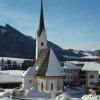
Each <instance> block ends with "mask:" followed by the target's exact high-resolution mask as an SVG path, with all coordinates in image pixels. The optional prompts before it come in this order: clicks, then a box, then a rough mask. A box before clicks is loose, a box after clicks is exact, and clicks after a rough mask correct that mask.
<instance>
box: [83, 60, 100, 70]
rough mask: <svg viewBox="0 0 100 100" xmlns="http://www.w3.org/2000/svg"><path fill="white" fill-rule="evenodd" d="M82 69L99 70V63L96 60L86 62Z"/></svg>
mask: <svg viewBox="0 0 100 100" xmlns="http://www.w3.org/2000/svg"><path fill="white" fill-rule="evenodd" d="M82 70H85V71H98V72H99V70H100V64H99V63H96V62H87V63H85V65H84V66H83V68H82Z"/></svg>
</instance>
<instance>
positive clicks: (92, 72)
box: [83, 62, 100, 88]
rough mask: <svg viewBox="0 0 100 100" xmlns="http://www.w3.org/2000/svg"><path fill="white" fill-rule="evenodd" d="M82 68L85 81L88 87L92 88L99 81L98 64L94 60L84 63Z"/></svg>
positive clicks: (99, 65) (99, 66) (99, 68)
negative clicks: (84, 72)
mask: <svg viewBox="0 0 100 100" xmlns="http://www.w3.org/2000/svg"><path fill="white" fill-rule="evenodd" d="M83 70H84V71H86V83H87V86H88V87H90V88H94V87H95V85H97V84H98V83H100V75H99V70H100V64H99V63H96V62H87V63H85V65H84V67H83Z"/></svg>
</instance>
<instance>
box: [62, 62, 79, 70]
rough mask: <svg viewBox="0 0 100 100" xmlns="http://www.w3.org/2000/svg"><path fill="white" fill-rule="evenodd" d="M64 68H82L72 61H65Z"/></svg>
mask: <svg viewBox="0 0 100 100" xmlns="http://www.w3.org/2000/svg"><path fill="white" fill-rule="evenodd" d="M63 68H64V69H81V67H78V66H75V65H74V64H73V63H71V62H68V61H67V62H65V64H64V67H63Z"/></svg>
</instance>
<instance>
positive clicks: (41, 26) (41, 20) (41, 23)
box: [38, 0, 45, 36]
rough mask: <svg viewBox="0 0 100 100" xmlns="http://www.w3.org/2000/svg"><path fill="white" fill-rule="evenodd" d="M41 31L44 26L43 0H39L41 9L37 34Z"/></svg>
mask: <svg viewBox="0 0 100 100" xmlns="http://www.w3.org/2000/svg"><path fill="white" fill-rule="evenodd" d="M43 31H45V26H44V15H43V0H41V11H40V22H39V29H38V36H40V35H41V33H42V32H43Z"/></svg>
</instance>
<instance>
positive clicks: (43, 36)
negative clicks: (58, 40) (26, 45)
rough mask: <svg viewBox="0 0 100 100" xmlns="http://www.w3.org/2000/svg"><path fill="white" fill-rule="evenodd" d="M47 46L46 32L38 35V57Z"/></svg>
mask: <svg viewBox="0 0 100 100" xmlns="http://www.w3.org/2000/svg"><path fill="white" fill-rule="evenodd" d="M46 48H47V38H46V34H45V32H43V33H41V35H40V37H36V59H37V57H38V54H39V52H40V50H41V49H46Z"/></svg>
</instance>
